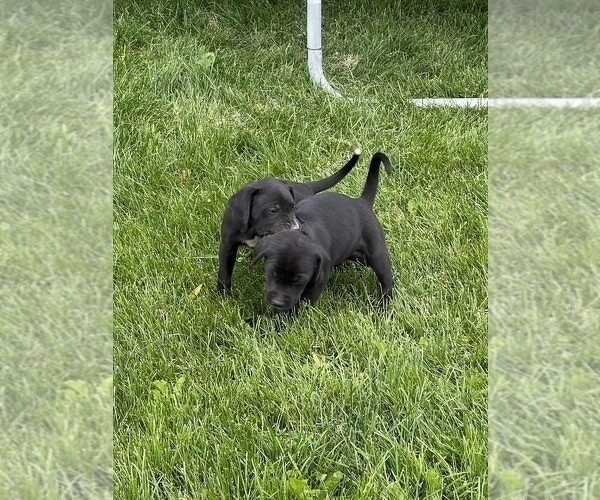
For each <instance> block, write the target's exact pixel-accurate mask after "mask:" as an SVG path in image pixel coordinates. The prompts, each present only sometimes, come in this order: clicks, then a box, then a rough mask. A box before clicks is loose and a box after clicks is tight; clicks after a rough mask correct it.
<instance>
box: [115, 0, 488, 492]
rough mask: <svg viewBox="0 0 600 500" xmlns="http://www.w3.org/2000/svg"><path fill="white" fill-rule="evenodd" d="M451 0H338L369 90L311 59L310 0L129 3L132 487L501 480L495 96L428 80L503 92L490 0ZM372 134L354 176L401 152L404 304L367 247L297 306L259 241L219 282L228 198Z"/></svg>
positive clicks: (120, 206)
mask: <svg viewBox="0 0 600 500" xmlns="http://www.w3.org/2000/svg"><path fill="white" fill-rule="evenodd" d="M450 4H451V2H430V3H428V4H427V5H424V4H423V2H402V8H401V9H400V8H398V5H399V3H398V2H395V1H392V0H389V1H381V2H374V3H373V4H371V5H367V4H365V3H364V2H358V1H331V2H326V4H325V5H324V9H323V15H324V25H323V30H324V44H325V54H324V60H325V62H324V67H325V72H326V74H327V76H328V78H329V80H330V82H331V83H332V84H333V85H334V87H335V88H336V89H337V90H339V91H340V92H341V93H342V94H344V95H346V96H351V97H357V98H376V99H377V102H376V103H373V102H354V103H351V102H348V101H344V100H336V99H334V98H332V97H330V96H328V95H327V94H325V93H324V92H323V91H321V90H319V89H316V88H314V87H313V86H312V85H311V84H310V82H309V80H308V76H307V72H306V60H305V49H304V47H305V40H304V37H305V35H304V30H305V4H304V2H302V1H298V2H275V1H274V2H260V3H258V2H250V1H248V2H225V3H209V2H206V3H202V5H201V6H198V4H197V3H194V2H185V1H177V2H171V1H166V0H162V1H158V2H149V1H137V2H133V1H131V2H130V1H122V0H119V1H117V2H115V11H114V71H115V74H114V78H115V79H114V103H115V108H114V155H115V173H114V376H115V412H114V460H115V464H114V467H115V496H116V497H117V498H131V499H134V498H136V499H137V498H151V497H157V498H158V497H160V498H178V499H181V498H188V499H197V498H249V499H254V498H325V496H327V495H329V496H330V497H337V498H356V499H363V498H389V499H402V498H486V496H487V291H486V280H487V278H486V275H487V226H486V216H487V213H486V212H487V113H486V112H485V111H483V110H479V111H476V110H457V109H446V110H443V109H440V110H418V109H415V108H413V107H412V105H411V104H410V103H409V102H408V99H409V98H411V97H423V96H430V97H452V96H484V95H486V89H487V69H486V64H487V61H486V25H487V12H486V9H487V3H484V2H467V1H465V2H462V3H461V4H460V5H459V6H457V7H456V8H450V7H449V5H450ZM357 147H360V148H361V149H362V150H363V155H364V157H363V159H362V160H361V162H360V163H359V165H358V166H357V167H356V168H355V170H354V171H353V172H352V173H351V174H350V175H349V176H348V177H347V178H346V179H345V180H344V181H343V182H342V183H341V184H339V185H338V186H336V187H335V188H334V189H335V190H336V191H338V192H342V193H344V194H347V195H350V196H358V195H359V193H360V191H361V189H362V186H363V184H364V181H365V178H366V170H367V169H366V167H367V165H368V160H369V159H370V155H371V154H373V153H374V152H375V151H377V150H381V151H383V152H385V153H387V154H388V155H389V157H390V158H391V160H392V162H393V164H394V165H395V167H396V169H395V172H394V174H393V175H392V176H389V177H387V176H385V175H383V176H382V177H381V180H380V184H379V191H378V195H377V199H376V201H375V213H376V215H377V216H378V218H379V220H380V221H381V222H382V224H383V227H384V232H385V234H386V238H387V243H388V247H389V250H390V254H391V256H392V263H393V268H394V275H395V280H396V284H397V286H396V291H395V297H394V299H393V301H392V303H391V304H390V306H389V307H388V308H387V309H386V310H381V309H380V308H378V306H377V303H376V290H377V281H376V278H375V276H374V273H373V272H372V271H371V270H370V269H364V268H361V267H355V266H353V265H348V266H344V267H342V268H341V269H339V270H337V271H335V272H334V273H333V277H332V279H331V281H330V284H329V286H328V288H327V289H326V291H325V293H324V294H323V295H322V296H321V298H320V299H319V301H318V302H317V303H316V304H315V305H314V306H313V307H304V308H303V309H302V310H301V312H300V314H299V316H298V317H297V318H296V320H295V321H286V320H283V321H279V320H278V319H277V318H275V316H274V315H273V314H272V313H271V312H270V311H269V308H268V307H267V305H266V304H265V302H264V299H263V296H262V291H263V283H264V280H263V276H262V269H261V267H260V266H255V267H250V265H249V264H250V260H251V252H250V251H245V250H246V249H244V251H241V252H240V256H239V259H238V263H237V265H236V269H235V271H234V275H233V288H234V292H233V296H232V297H229V298H221V297H219V296H218V295H217V294H216V271H217V259H216V254H217V250H218V245H219V229H220V223H221V216H222V213H223V209H224V205H225V202H226V200H227V198H228V197H229V196H231V195H232V194H233V193H234V192H235V191H236V190H237V189H238V188H239V187H241V186H242V185H243V184H244V183H246V182H247V181H249V180H253V179H259V178H262V177H266V176H280V177H284V178H288V179H291V180H296V181H302V180H308V179H316V178H319V177H322V176H325V175H328V174H330V173H332V172H333V171H335V170H337V169H338V168H339V167H340V166H341V165H342V164H344V163H345V162H346V161H347V159H348V158H349V157H350V155H351V153H352V151H353V150H354V149H355V148H357ZM198 287H199V291H198V293H197V295H196V297H195V298H190V296H189V295H190V292H192V291H193V290H195V289H197V288H198ZM248 319H251V320H252V321H251V322H250V323H249V322H248V321H247V320H248ZM250 324H251V325H252V326H250Z"/></svg>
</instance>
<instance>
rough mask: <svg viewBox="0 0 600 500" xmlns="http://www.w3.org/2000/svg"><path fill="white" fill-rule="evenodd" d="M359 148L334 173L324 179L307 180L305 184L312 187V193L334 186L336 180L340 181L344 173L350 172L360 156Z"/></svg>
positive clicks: (344, 175)
mask: <svg viewBox="0 0 600 500" xmlns="http://www.w3.org/2000/svg"><path fill="white" fill-rule="evenodd" d="M360 153H361V151H360V149H356V150H354V154H353V155H352V158H350V159H349V160H348V163H346V164H345V165H344V166H343V167H342V168H341V169H339V170H338V171H337V172H336V173H335V174H333V175H331V176H329V177H326V178H325V179H320V180H318V181H313V182H307V183H306V185H307V186H308V187H309V188H310V189H312V191H313V193H320V192H321V191H325V190H326V189H329V188H330V187H333V186H335V185H336V184H337V183H338V182H340V181H341V180H342V179H343V178H344V177H346V175H348V174H349V173H350V170H352V168H353V167H354V165H356V164H357V163H358V159H359V158H360Z"/></svg>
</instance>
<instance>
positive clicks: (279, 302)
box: [269, 297, 285, 310]
mask: <svg viewBox="0 0 600 500" xmlns="http://www.w3.org/2000/svg"><path fill="white" fill-rule="evenodd" d="M269 302H270V303H271V305H272V306H273V307H274V308H275V309H280V310H281V309H284V308H285V301H284V300H283V299H281V298H279V297H273V298H272V299H271V300H270V301H269Z"/></svg>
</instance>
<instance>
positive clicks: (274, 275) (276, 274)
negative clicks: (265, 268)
mask: <svg viewBox="0 0 600 500" xmlns="http://www.w3.org/2000/svg"><path fill="white" fill-rule="evenodd" d="M271 276H273V278H275V279H277V278H278V277H279V274H278V273H277V271H271Z"/></svg>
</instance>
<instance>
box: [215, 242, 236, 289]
mask: <svg viewBox="0 0 600 500" xmlns="http://www.w3.org/2000/svg"><path fill="white" fill-rule="evenodd" d="M239 246H240V244H239V243H237V242H233V243H232V242H231V241H229V240H227V239H221V246H220V247H219V280H218V281H217V290H218V291H219V293H223V292H231V275H232V274H233V266H235V259H236V257H237V250H238V247H239Z"/></svg>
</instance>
